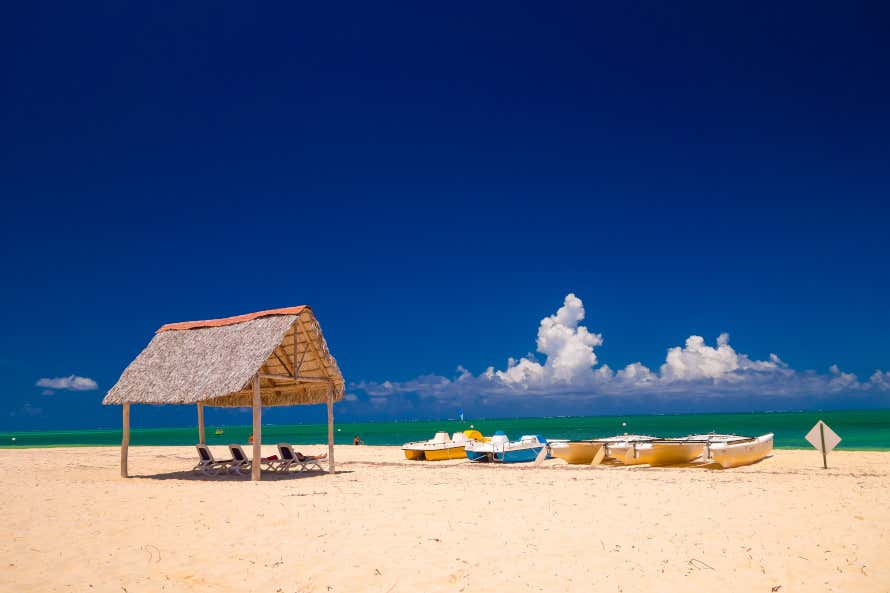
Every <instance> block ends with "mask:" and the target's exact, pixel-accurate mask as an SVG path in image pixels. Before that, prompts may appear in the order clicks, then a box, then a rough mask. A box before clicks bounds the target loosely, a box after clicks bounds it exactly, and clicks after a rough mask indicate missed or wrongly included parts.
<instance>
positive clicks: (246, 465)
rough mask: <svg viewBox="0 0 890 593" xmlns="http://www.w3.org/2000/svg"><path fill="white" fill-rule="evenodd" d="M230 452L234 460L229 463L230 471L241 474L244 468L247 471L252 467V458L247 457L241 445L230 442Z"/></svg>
mask: <svg viewBox="0 0 890 593" xmlns="http://www.w3.org/2000/svg"><path fill="white" fill-rule="evenodd" d="M229 452H230V453H231V454H232V462H231V463H230V464H229V468H228V469H229V471H230V472H234V473H236V474H238V475H239V476H240V475H241V471H242V470H243V471H247V470H249V469H250V459H248V458H247V455H246V454H245V453H244V449H242V448H241V445H238V444H230V445H229Z"/></svg>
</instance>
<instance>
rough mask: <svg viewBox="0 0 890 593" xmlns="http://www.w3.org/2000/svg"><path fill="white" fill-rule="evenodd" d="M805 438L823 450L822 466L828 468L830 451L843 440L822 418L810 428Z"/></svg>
mask: <svg viewBox="0 0 890 593" xmlns="http://www.w3.org/2000/svg"><path fill="white" fill-rule="evenodd" d="M805 438H806V439H807V441H809V443H810V444H811V445H813V446H814V447H815V448H816V449H818V450H819V451H821V452H822V467H823V468H824V469H828V453H829V452H830V451H831V450H832V449H834V448H835V447H837V444H838V443H840V442H841V437H839V436H837V433H836V432H834V431H833V430H831V428H829V427H828V425H827V424H825V423H824V422H822V421H821V420H820V421H819V422H817V423H816V425H815V426H814V427H813V428H812V429H810V432H808V433H807V436H806V437H805Z"/></svg>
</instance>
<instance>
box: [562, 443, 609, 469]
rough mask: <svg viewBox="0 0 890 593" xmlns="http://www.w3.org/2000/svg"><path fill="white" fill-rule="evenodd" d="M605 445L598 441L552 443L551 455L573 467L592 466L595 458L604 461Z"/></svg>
mask: <svg viewBox="0 0 890 593" xmlns="http://www.w3.org/2000/svg"><path fill="white" fill-rule="evenodd" d="M602 450H603V443H601V442H597V441H550V454H551V455H552V456H554V457H559V458H560V459H562V460H564V461H565V462H566V463H570V464H573V465H590V464H591V463H592V462H593V460H594V458H595V457H599V458H600V459H599V461H602V455H598V453H600V451H602Z"/></svg>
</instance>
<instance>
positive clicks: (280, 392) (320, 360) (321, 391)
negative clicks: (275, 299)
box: [102, 306, 344, 480]
mask: <svg viewBox="0 0 890 593" xmlns="http://www.w3.org/2000/svg"><path fill="white" fill-rule="evenodd" d="M343 391H344V381H343V375H342V374H341V373H340V369H339V367H338V366H337V361H335V360H334V357H333V356H331V354H330V352H329V351H328V346H327V343H326V342H325V339H324V337H323V336H322V334H321V328H320V327H319V325H318V321H317V320H316V319H315V315H313V313H312V310H311V309H310V308H309V307H307V306H300V307H288V308H285V309H272V310H269V311H259V312H257V313H249V314H247V315H239V316H237V317H228V318H225V319H210V320H206V321H188V322H183V323H170V324H167V325H164V326H162V327H161V328H160V329H159V330H158V331H157V333H156V334H155V336H154V338H153V339H152V340H151V342H150V343H149V344H148V346H147V347H146V348H145V350H143V351H142V352H141V353H140V354H139V356H137V357H136V359H135V360H134V361H133V362H131V363H130V365H129V366H128V367H127V368H126V369H125V370H124V372H123V374H122V375H121V378H120V379H118V382H117V383H116V384H115V385H114V387H112V388H111V390H110V391H109V392H108V393H107V394H106V395H105V398H104V399H103V400H102V403H103V404H114V405H122V406H123V439H122V441H121V476H123V477H126V476H127V447H128V445H129V442H130V404H195V405H197V408H198V441H199V442H200V443H202V444H203V443H205V442H206V440H205V433H204V408H205V407H206V406H216V407H248V406H249V407H252V408H253V436H254V445H253V458H254V459H259V458H260V457H261V453H260V446H261V444H262V424H261V417H262V408H263V407H264V406H293V405H300V404H321V403H327V406H328V471H331V472H333V471H334V412H333V406H334V402H336V401H340V400H341V399H342V398H343ZM252 477H253V479H254V480H258V479H260V464H259V463H254V464H253V466H252Z"/></svg>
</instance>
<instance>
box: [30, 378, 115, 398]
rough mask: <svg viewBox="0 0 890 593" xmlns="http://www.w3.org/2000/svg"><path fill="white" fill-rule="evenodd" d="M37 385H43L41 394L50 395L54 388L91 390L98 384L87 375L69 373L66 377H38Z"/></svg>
mask: <svg viewBox="0 0 890 593" xmlns="http://www.w3.org/2000/svg"><path fill="white" fill-rule="evenodd" d="M36 385H37V387H43V388H44V390H43V395H52V394H53V393H54V392H55V391H54V390H62V389H65V390H68V391H93V390H95V389H98V388H99V386H98V385H97V384H96V382H95V381H93V380H92V379H90V378H89V377H79V376H77V375H69V376H67V377H55V378H52V379H49V378H42V379H38V380H37V383H36Z"/></svg>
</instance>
